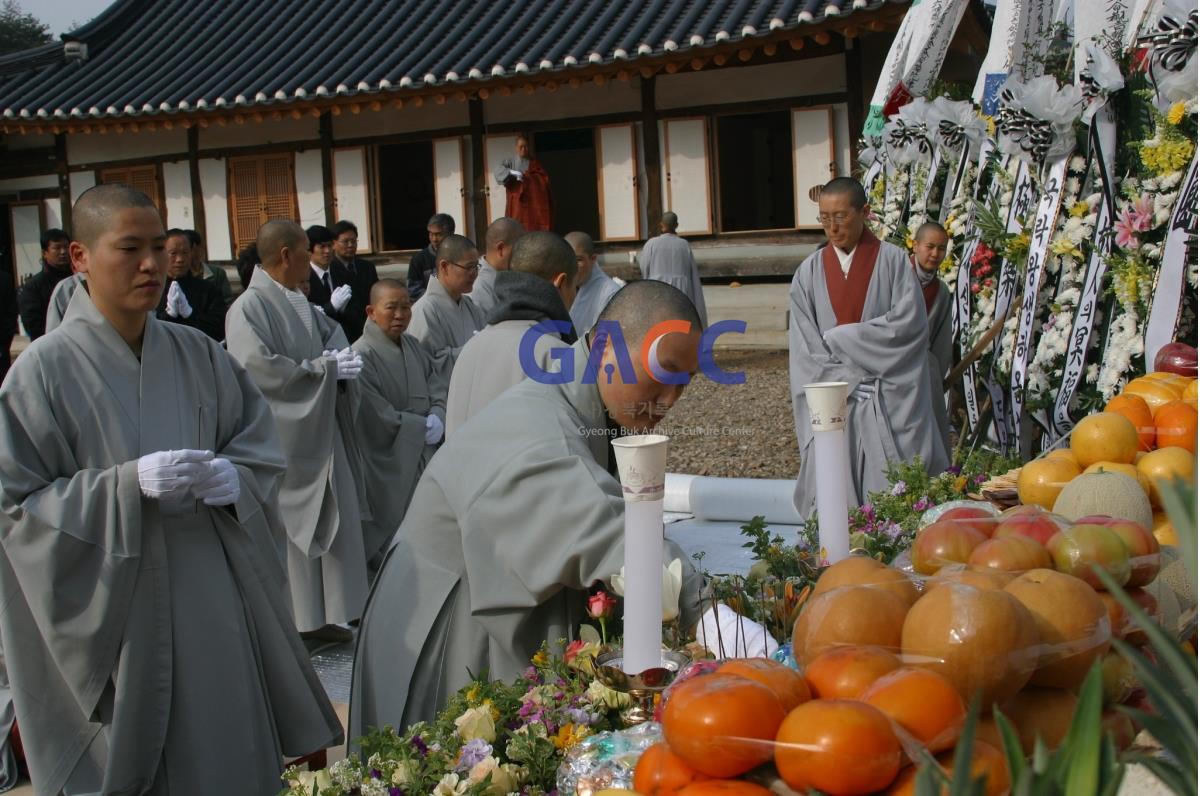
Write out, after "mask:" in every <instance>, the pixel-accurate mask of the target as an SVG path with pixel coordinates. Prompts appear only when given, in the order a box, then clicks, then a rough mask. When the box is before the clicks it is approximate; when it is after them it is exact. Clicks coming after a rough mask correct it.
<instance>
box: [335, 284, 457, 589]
mask: <svg viewBox="0 0 1200 796" xmlns="http://www.w3.org/2000/svg"><path fill="white" fill-rule="evenodd" d="M370 298H371V303H370V304H368V305H367V325H366V326H365V327H363V335H362V337H360V338H359V339H358V340H356V341H355V343H354V350H355V351H357V352H358V354H359V356H361V357H362V360H363V371H362V373H361V374H359V379H358V381H359V384H360V385H361V387H362V397H363V403H362V408H361V409H360V411H359V413H358V432H359V445H360V447H361V449H362V454H363V464H364V468H363V475H364V478H365V487H366V493H367V502H368V503H369V504H370V506H371V514H372V517H371V519H369V520H366V521H364V522H363V537H364V540H365V541H364V545H365V547H366V553H367V560H368V562H373V568H376V569H377V568H378V564H379V560H380V558H382V555H383V552H384V548H385V546H386V545H387V543H388V542H389V541H390V540H391V538H392V535H393V534H395V533H396V529H397V528H399V527H400V521H401V520H403V519H404V512H405V511H407V510H408V504H409V501H410V500H411V499H412V493H413V489H415V488H416V486H417V479H418V478H420V476H421V473H422V472H424V470H425V466H426V465H427V464H428V463H429V460H430V458H432V457H433V454H434V451H436V450H437V444H438V443H439V442H441V439H442V436H443V431H444V428H445V420H446V378H445V374H444V373H443V371H442V369H441V368H439V367H438V366H437V365H436V364H435V363H434V361H433V357H432V356H430V354H429V352H427V351H426V350H425V349H424V348H423V347H422V346H421V344H420V343H419V342H417V339H416V338H415V337H413V336H412V335H410V334H408V333H407V331H408V324H409V321H410V320H411V319H412V301H411V300H409V297H408V288H407V287H405V285H404V283H403V282H400V281H399V280H396V279H389V278H384V279H380V280H379V281H377V282H376V283H375V284H374V285H372V286H371V296H370Z"/></svg>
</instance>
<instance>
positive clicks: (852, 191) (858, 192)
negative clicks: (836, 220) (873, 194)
mask: <svg viewBox="0 0 1200 796" xmlns="http://www.w3.org/2000/svg"><path fill="white" fill-rule="evenodd" d="M820 195H821V196H830V197H832V196H845V197H846V198H847V199H848V200H849V201H850V206H851V207H853V208H855V209H860V208H863V207H866V206H867V192H866V191H865V190H863V187H862V183H861V182H859V181H858V180H856V179H853V178H851V177H836V178H834V179H832V180H830V181H829V182H827V183H825V184H824V185H823V186H821V194H820Z"/></svg>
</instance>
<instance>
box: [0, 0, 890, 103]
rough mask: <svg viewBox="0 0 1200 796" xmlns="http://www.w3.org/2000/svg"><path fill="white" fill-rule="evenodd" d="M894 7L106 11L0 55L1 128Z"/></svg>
mask: <svg viewBox="0 0 1200 796" xmlns="http://www.w3.org/2000/svg"><path fill="white" fill-rule="evenodd" d="M896 2H904V0H709V1H708V2H701V0H521V1H520V2H502V1H501V0H117V2H115V3H114V4H113V5H112V6H111V7H110V8H109V9H108V10H107V11H105V12H104V13H103V14H101V15H100V16H99V17H97V18H96V19H95V20H94V21H92V22H91V23H89V24H88V25H86V26H84V27H82V28H80V29H78V30H76V31H74V32H73V33H71V34H69V35H67V36H65V37H64V39H67V40H68V41H74V42H80V43H82V44H84V45H86V58H84V59H82V60H80V59H74V60H72V59H70V58H69V57H68V55H67V54H66V49H67V48H68V47H70V48H71V49H74V50H76V51H78V50H79V49H80V48H79V47H78V45H70V44H66V45H64V43H63V42H55V43H52V44H47V45H44V46H42V47H40V48H37V49H34V50H29V51H26V52H23V53H17V54H14V55H10V56H6V57H3V58H0V109H2V111H0V115H2V116H3V119H6V120H13V121H16V122H18V123H19V122H42V121H45V122H49V123H54V122H56V121H68V122H69V121H72V120H78V121H83V120H101V119H116V118H122V117H124V118H128V117H154V116H164V115H170V114H181V113H182V114H190V113H197V112H204V111H216V110H221V109H238V108H248V107H263V106H276V107H278V106H285V105H288V104H295V103H303V102H311V101H317V100H321V99H322V98H330V97H338V96H354V95H386V96H402V95H403V94H405V93H408V92H412V91H417V90H427V89H430V88H437V87H446V86H461V87H464V88H466V87H469V86H470V85H471V84H473V83H482V82H485V81H495V80H497V79H503V78H513V77H526V76H532V75H534V74H538V73H542V74H548V73H556V72H564V71H570V70H576V69H582V68H586V67H589V66H594V65H597V64H600V65H604V64H613V63H617V62H629V63H631V64H635V63H637V62H638V61H639V59H646V58H652V57H655V56H663V55H665V54H673V53H676V52H685V51H700V50H703V49H704V48H708V47H713V46H717V45H721V44H724V43H732V42H738V41H742V40H753V39H755V38H761V37H764V36H768V35H770V34H773V33H775V32H777V31H788V30H794V29H796V28H800V27H803V26H805V25H811V24H814V23H817V22H822V21H825V20H827V19H830V18H841V17H847V16H851V15H860V14H864V13H866V14H869V13H870V12H872V11H874V10H877V9H879V8H882V7H883V6H884V5H886V4H888V3H896Z"/></svg>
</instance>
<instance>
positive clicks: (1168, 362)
mask: <svg viewBox="0 0 1200 796" xmlns="http://www.w3.org/2000/svg"><path fill="white" fill-rule="evenodd" d="M1154 369H1155V370H1156V371H1166V372H1167V373H1178V374H1179V375H1180V376H1189V377H1191V378H1193V379H1194V378H1196V349H1195V348H1193V347H1192V346H1190V345H1188V344H1187V343H1180V342H1172V343H1167V344H1166V345H1165V346H1163V347H1162V348H1160V349H1158V353H1157V354H1155V355H1154Z"/></svg>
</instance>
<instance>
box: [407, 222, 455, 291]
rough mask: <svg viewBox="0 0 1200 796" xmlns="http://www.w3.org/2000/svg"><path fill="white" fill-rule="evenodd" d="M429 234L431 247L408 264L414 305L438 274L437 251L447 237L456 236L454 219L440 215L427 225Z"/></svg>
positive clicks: (409, 285) (416, 255)
mask: <svg viewBox="0 0 1200 796" xmlns="http://www.w3.org/2000/svg"><path fill="white" fill-rule="evenodd" d="M425 231H426V232H428V233H429V246H428V247H427V248H424V249H421V251H419V252H417V253H416V254H414V255H413V257H412V260H410V261H409V263H408V295H409V296H410V297H411V298H412V301H413V303H414V304H415V303H416V302H417V299H419V298H420V297H421V296H423V295H424V294H425V287H426V286H427V285H428V284H429V277H430V276H431V275H433V274H434V273H436V272H437V250H438V246H441V245H442V241H443V240H445V239H446V236H447V235H453V234H454V219H453V218H451V217H450V216H448V215H446V214H445V213H438V214H436V215H435V216H434V217H433V218H431V219H429V223H428V224H426V225H425Z"/></svg>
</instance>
